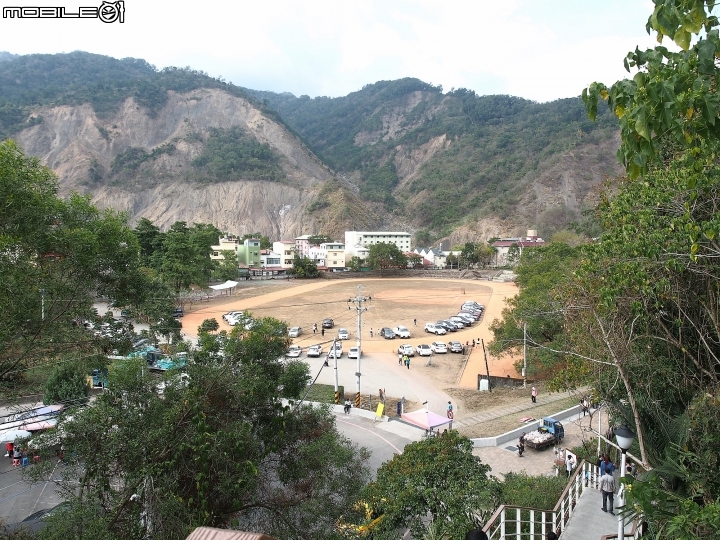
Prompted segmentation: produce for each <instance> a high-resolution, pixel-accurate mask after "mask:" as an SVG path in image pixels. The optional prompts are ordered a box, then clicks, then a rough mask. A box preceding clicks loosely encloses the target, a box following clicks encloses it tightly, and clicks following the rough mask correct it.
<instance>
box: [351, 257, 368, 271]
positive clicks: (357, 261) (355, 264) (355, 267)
mask: <svg viewBox="0 0 720 540" xmlns="http://www.w3.org/2000/svg"><path fill="white" fill-rule="evenodd" d="M364 262H365V261H363V259H361V258H360V257H358V256H357V255H353V256H352V257H350V260H349V261H348V263H347V267H348V268H349V269H350V270H352V271H353V272H360V270H361V269H362V266H363V263H364Z"/></svg>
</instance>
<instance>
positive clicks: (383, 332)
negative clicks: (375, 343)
mask: <svg viewBox="0 0 720 540" xmlns="http://www.w3.org/2000/svg"><path fill="white" fill-rule="evenodd" d="M378 336H382V337H384V338H385V339H395V332H393V331H392V328H381V329H380V331H379V332H378Z"/></svg>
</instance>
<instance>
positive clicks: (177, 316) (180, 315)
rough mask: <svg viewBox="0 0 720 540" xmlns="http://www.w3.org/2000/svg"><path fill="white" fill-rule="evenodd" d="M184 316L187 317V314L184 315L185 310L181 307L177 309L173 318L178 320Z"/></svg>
mask: <svg viewBox="0 0 720 540" xmlns="http://www.w3.org/2000/svg"><path fill="white" fill-rule="evenodd" d="M183 315H185V313H183V308H181V307H176V308H175V309H174V310H173V317H175V318H176V319H179V318H180V317H182V316H183Z"/></svg>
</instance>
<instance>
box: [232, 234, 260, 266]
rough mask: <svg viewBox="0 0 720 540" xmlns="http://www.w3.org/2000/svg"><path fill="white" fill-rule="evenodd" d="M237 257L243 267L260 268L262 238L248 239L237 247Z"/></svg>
mask: <svg viewBox="0 0 720 540" xmlns="http://www.w3.org/2000/svg"><path fill="white" fill-rule="evenodd" d="M237 258H238V263H239V264H240V266H241V267H243V266H245V267H247V268H260V264H261V259H260V240H257V239H256V238H248V239H246V240H245V241H244V242H243V243H242V245H239V246H238V247H237Z"/></svg>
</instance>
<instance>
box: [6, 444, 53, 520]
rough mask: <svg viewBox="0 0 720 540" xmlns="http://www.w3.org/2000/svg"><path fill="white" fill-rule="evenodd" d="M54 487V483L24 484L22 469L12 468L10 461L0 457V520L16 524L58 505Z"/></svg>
mask: <svg viewBox="0 0 720 540" xmlns="http://www.w3.org/2000/svg"><path fill="white" fill-rule="evenodd" d="M3 454H4V453H3ZM3 454H0V456H2V455H3ZM30 466H32V465H30ZM60 467H62V466H60ZM61 472H62V471H61V470H60V469H56V471H55V473H56V474H60V473H61ZM55 487H56V486H55V483H54V482H45V483H39V484H30V483H28V482H26V481H25V480H24V479H23V471H22V468H20V467H13V466H12V460H11V459H9V458H3V457H0V519H2V520H4V521H5V522H6V523H16V522H18V521H22V520H23V519H25V518H26V517H27V516H29V515H30V514H32V513H33V512H36V511H38V510H43V509H45V508H52V507H53V506H55V505H57V504H59V503H60V502H62V501H61V499H60V498H59V497H58V495H57V493H55Z"/></svg>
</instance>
